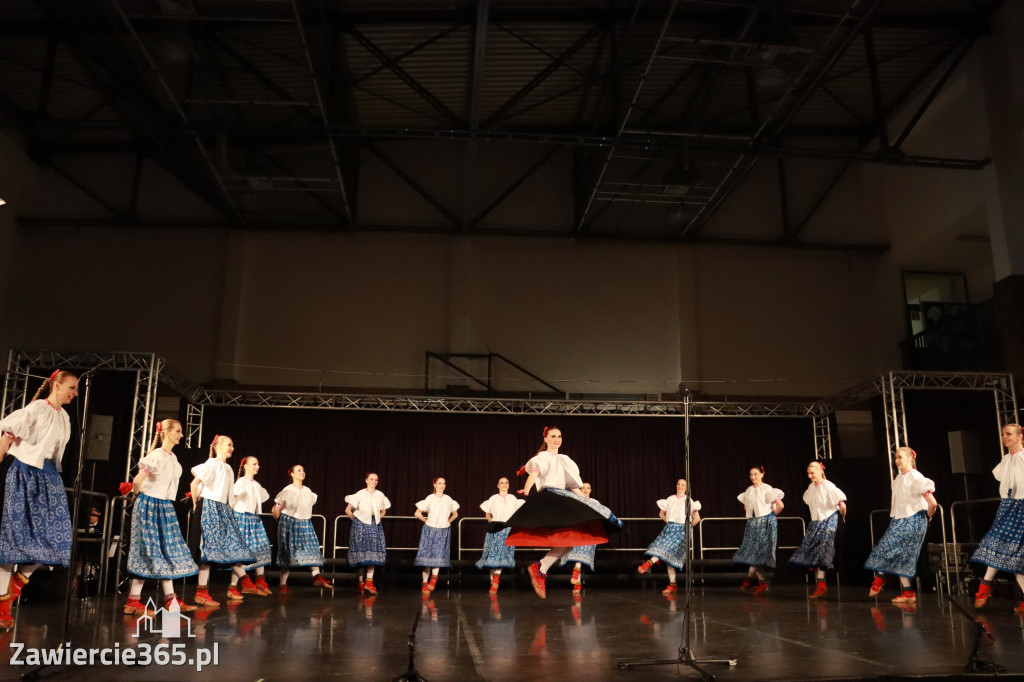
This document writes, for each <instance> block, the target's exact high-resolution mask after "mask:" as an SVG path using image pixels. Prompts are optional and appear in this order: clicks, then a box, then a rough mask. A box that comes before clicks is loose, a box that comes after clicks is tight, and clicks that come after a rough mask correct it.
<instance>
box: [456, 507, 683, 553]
mask: <svg viewBox="0 0 1024 682" xmlns="http://www.w3.org/2000/svg"><path fill="white" fill-rule="evenodd" d="M618 519H619V521H629V522H634V521H641V522H643V521H657V522H659V523H664V521H663V520H662V519H661V518H660V517H658V516H628V517H627V516H620V517H618ZM464 521H473V522H478V521H484V522H486V521H487V517H486V516H464V517H461V518H459V520H458V522H457V524H458V529H457V539H458V546H459V548H458V550H457V552H456V555H457V556H458V559H459V561H461V560H462V553H463V552H483V550H484V548H483V547H463V546H462V523H463V522H464ZM647 547H648V545H644V546H643V547H599V551H601V552H609V553H611V552H642V551H643V550H645V549H647ZM524 549H543V548H541V547H528V548H524Z"/></svg>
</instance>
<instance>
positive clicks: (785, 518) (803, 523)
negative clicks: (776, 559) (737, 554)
mask: <svg viewBox="0 0 1024 682" xmlns="http://www.w3.org/2000/svg"><path fill="white" fill-rule="evenodd" d="M775 520H776V521H777V522H778V521H799V522H800V525H801V526H802V527H803V531H804V535H807V522H806V521H804V520H803V518H802V517H800V516H779V517H777V518H776V519H775ZM705 521H743V522H746V521H747V517H745V516H707V517H704V518H702V519H701V520H700V523H699V524H697V525H698V527H699V528H700V531H701V532H700V559H701V561H703V560H704V551H705V550H707V551H709V552H724V551H728V550H737V549H739V547H738V546H737V547H705V546H704V522H705ZM799 547H800V545H779V546H778V547H777V548H776V549H798V548H799Z"/></svg>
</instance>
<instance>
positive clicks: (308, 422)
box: [182, 408, 814, 547]
mask: <svg viewBox="0 0 1024 682" xmlns="http://www.w3.org/2000/svg"><path fill="white" fill-rule="evenodd" d="M548 425H552V426H558V427H559V428H561V430H562V433H563V435H564V439H565V440H564V445H563V447H562V451H563V452H565V453H566V454H568V455H570V456H571V457H572V458H573V459H574V460H576V462H577V463H578V464H579V466H580V471H581V472H582V474H583V478H584V480H586V481H589V482H590V483H591V484H592V485H593V487H594V497H595V498H597V499H599V500H601V501H602V502H603V503H605V504H607V505H608V506H609V507H610V508H611V509H612V510H613V511H614V512H615V513H616V514H617V515H619V516H621V517H650V516H657V513H658V509H657V507H656V505H655V501H656V500H657V499H659V498H663V497H666V496H667V495H670V494H672V493H673V492H674V490H675V481H676V479H677V478H680V477H682V476H683V471H684V459H683V450H684V446H683V444H684V433H683V420H682V419H675V418H662V417H654V418H647V417H564V418H559V419H550V418H545V417H534V416H498V415H466V414H452V415H448V414H415V413H394V412H392V413H382V412H355V411H351V412H349V411H327V410H304V409H294V410H292V409H266V408H207V410H206V413H205V423H204V430H203V432H204V434H205V435H206V436H212V434H214V433H218V434H226V435H229V436H231V437H232V438H233V439H234V441H235V446H236V451H235V459H234V464H235V466H236V467H237V463H238V462H239V461H241V457H243V456H245V455H256V456H257V457H259V458H260V461H261V466H262V470H261V472H260V475H259V480H260V481H261V483H262V484H263V486H264V487H266V488H267V489H268V490H269V491H270V492H271V495H273V494H275V493H277V491H278V490H280V489H281V488H282V487H283V486H285V485H286V484H287V483H288V478H287V469H288V468H289V467H290V466H291V465H292V464H302V465H303V466H304V467H305V468H306V471H307V479H306V482H307V485H308V486H309V487H310V488H311V489H312V490H313V491H314V492H316V493H318V494H319V495H320V500H319V502H318V504H317V507H316V510H315V511H316V512H317V513H320V514H324V515H325V516H327V517H328V519H330V520H333V518H334V517H335V516H337V515H338V514H342V513H343V512H344V508H345V502H344V496H345V495H347V494H350V493H353V492H355V491H357V490H359V489H360V488H362V487H363V479H364V477H365V473H366V471H367V470H370V469H372V470H374V471H376V472H377V473H378V474H380V477H381V482H380V489H381V490H383V491H384V492H385V494H387V495H388V497H389V498H390V499H391V502H392V505H393V507H392V510H391V513H392V514H399V515H411V514H412V513H413V511H414V504H415V502H416V501H417V500H420V499H423V498H424V497H425V496H426V495H428V494H430V492H431V489H432V488H431V479H432V478H433V477H434V476H437V475H443V476H445V477H446V478H447V481H448V489H447V493H448V494H449V495H451V497H453V498H454V499H455V500H457V501H458V502H459V503H460V504H461V505H462V509H461V511H460V514H461V515H462V516H481V515H482V512H481V511H480V509H479V504H480V503H481V502H482V501H484V500H485V499H487V498H488V497H489V496H490V495H492V494H493V493H494V492H496V488H495V484H496V482H497V480H498V478H499V477H500V476H509V477H510V478H511V479H512V487H513V489H515V488H517V487H520V486H521V485H522V483H523V482H524V481H525V478H520V479H518V480H516V479H515V477H514V472H515V471H516V470H517V469H518V468H519V467H520V466H521V465H522V464H524V463H525V462H526V460H527V459H528V458H529V457H531V456H532V455H533V454H534V453H535V452H536V451H537V449H538V448H539V447H540V446H541V444H542V437H541V432H542V430H543V428H544V427H545V426H548ZM691 428H692V434H691V448H692V459H691V472H692V474H691V479H692V481H691V482H692V486H693V490H694V494H695V497H696V499H699V500H700V501H701V502H702V503H703V505H704V512H703V513H704V515H705V516H741V515H742V513H743V508H742V507H741V506H740V504H739V503H738V502H737V501H736V495H738V494H739V493H740V492H742V491H743V490H744V489H745V488H746V486H747V485H749V481H748V479H747V471H748V469H749V467H750V466H752V465H754V464H758V465H764V466H765V468H766V469H767V472H768V474H767V476H766V480H767V481H768V482H770V483H771V484H772V485H774V486H776V487H780V488H782V489H783V490H785V491H786V493H787V495H788V496H789V498H788V499H787V502H788V503H789V505H790V507H789V509H787V513H789V512H792V513H793V514H794V515H800V514H803V513H804V510H803V509H802V506H803V505H802V503H801V502H800V496H801V495H802V491H803V489H804V487H805V486H806V474H805V467H806V464H807V462H808V461H810V460H811V459H813V457H814V445H813V437H812V428H811V422H810V420H806V419H791V418H790V419H735V418H722V419H719V418H702V419H694V420H693V421H692V427H691ZM204 437H205V436H204ZM182 464H183V466H186V468H187V466H191V464H192V463H187V462H183V463H182ZM268 507H269V505H268ZM628 526H630V527H627V529H626V531H625V532H624V533H622V534H620V535H619V536H617V537H616V538H615V539H613V542H612V544H611V545H610V546H625V545H632V546H636V545H645V544H646V543H647V542H649V541H650V540H651V539H653V537H654V535H656V534H657V532H658V527H657V525H653V524H628ZM395 528H396V530H395V531H394V532H393V533H392V537H390V538H389V544H390V545H393V546H408V545H410V544H411V545H415V543H416V538H417V532H418V529H417V528H416V526H415V525H414V524H409V525H408V526H407V530H406V531H402V530H397V529H398V528H400V526H395ZM469 528H473V529H474V530H473V531H469ZM467 531H468V532H467V535H468V538H467V544H468V543H473V544H474V546H480V545H479V542H480V538H482V533H483V528H482V525H481V526H476V525H474V526H471V527H468V528H467ZM740 532H741V533H742V530H741V531H740ZM478 536H479V537H478ZM343 538H344V536H343ZM738 543H739V538H729V541H728V542H723V544H738ZM453 547H454V538H453Z"/></svg>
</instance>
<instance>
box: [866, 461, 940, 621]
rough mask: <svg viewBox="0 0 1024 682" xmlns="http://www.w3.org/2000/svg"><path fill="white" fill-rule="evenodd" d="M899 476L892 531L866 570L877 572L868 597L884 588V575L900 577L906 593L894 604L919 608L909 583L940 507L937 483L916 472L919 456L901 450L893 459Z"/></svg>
mask: <svg viewBox="0 0 1024 682" xmlns="http://www.w3.org/2000/svg"><path fill="white" fill-rule="evenodd" d="M893 460H894V461H895V463H896V468H897V469H898V470H899V473H897V474H896V478H894V479H893V481H892V503H891V505H890V511H889V516H890V517H892V521H890V522H889V527H888V528H887V529H886V530H885V534H884V535H882V539H881V540H879V541H878V544H877V545H875V548H874V549H872V550H871V554H870V556H868V560H867V562H865V564H864V568H866V569H868V570H870V571H874V572H875V579H874V581H873V582H872V583H871V590H870V591H869V592H868V596H871V597H874V596H875V595H876V594H878V593H879V592H881V591H882V588H883V587H884V586H885V575H886V574H892V575H898V576H899V578H900V584H901V585H902V586H903V592H902V593H901V594H899V595H898V596H896V597H895V598H893V600H892V603H893V604H916V603H917V592H915V591H914V590H912V589H910V581H911V580H912V579H913V578H914V576H915V575H916V574H917V558H918V556H919V555H920V554H921V546H922V545H923V544H924V536H925V534H926V533H927V532H928V522H929V521H931V520H932V516H933V515H934V514H935V510H936V509H937V508H938V506H939V504H938V502H936V501H935V496H934V494H933V493H934V492H935V483H934V481H932V480H931V479H928V478H925V477H924V476H923V475H921V472H919V471H918V470H917V453H916V452H914V451H913V450H912V449H911V448H907V447H902V448H899V449H898V450H896V454H895V455H894V456H893Z"/></svg>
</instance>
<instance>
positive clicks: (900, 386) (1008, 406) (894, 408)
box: [814, 372, 1017, 475]
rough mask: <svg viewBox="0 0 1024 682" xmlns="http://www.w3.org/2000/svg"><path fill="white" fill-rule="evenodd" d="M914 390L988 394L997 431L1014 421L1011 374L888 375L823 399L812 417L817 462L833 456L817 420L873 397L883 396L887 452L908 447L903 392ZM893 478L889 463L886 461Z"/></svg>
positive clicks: (826, 431) (827, 436) (826, 430)
mask: <svg viewBox="0 0 1024 682" xmlns="http://www.w3.org/2000/svg"><path fill="white" fill-rule="evenodd" d="M914 390H940V391H991V392H992V397H993V400H994V403H995V405H994V406H995V416H996V424H995V427H996V430H997V432H1001V430H1002V428H1003V424H1007V423H1010V422H1016V421H1017V390H1016V388H1015V386H1014V383H1013V375H1012V374H1003V373H998V372H889V373H888V374H884V375H882V376H880V377H875V378H874V379H872V380H871V381H868V382H866V383H864V384H861V385H859V386H855V387H853V388H851V389H848V390H846V391H843V392H842V393H838V394H836V395H834V396H832V397H830V398H826V399H825V400H823V401H821V403H820V404H819V407H818V410H817V411H816V414H815V429H814V442H815V453H816V456H817V457H818V458H822V457H824V456H825V455H826V453H827V456H828V458H831V456H832V441H831V435H830V432H829V427H828V426H827V423H826V425H824V426H819V423H818V422H819V420H822V419H827V416H828V415H830V414H832V413H834V412H835V411H836V410H841V409H844V408H847V407H851V406H854V405H858V404H860V403H863V402H864V401H866V400H870V399H871V398H874V397H875V396H878V395H881V396H882V412H883V414H884V415H885V439H886V444H887V445H888V448H889V452H892V451H893V450H895V449H896V448H899V447H902V446H904V445H906V444H907V443H908V434H907V419H906V413H905V409H904V405H905V402H904V400H905V392H906V391H914ZM889 473H890V475H891V474H892V460H891V459H890V461H889Z"/></svg>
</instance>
